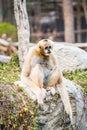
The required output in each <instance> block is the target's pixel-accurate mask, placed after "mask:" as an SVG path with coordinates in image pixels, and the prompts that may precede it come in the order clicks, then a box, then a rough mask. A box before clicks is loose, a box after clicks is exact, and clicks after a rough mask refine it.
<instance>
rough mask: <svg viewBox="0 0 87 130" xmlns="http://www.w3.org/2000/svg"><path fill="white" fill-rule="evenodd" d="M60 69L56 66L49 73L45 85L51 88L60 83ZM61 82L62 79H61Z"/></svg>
mask: <svg viewBox="0 0 87 130" xmlns="http://www.w3.org/2000/svg"><path fill="white" fill-rule="evenodd" d="M60 74H61V73H60V71H59V70H58V68H57V67H55V68H54V69H53V70H52V71H51V72H50V74H49V75H48V77H46V78H45V81H44V87H45V88H50V87H54V86H55V85H56V84H58V80H61V79H60V76H61V75H60ZM59 82H60V81H59Z"/></svg>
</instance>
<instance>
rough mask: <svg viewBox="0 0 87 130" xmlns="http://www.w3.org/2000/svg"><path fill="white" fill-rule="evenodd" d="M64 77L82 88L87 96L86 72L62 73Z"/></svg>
mask: <svg viewBox="0 0 87 130" xmlns="http://www.w3.org/2000/svg"><path fill="white" fill-rule="evenodd" d="M64 76H65V77H66V78H67V79H70V80H72V81H74V82H75V83H77V84H79V85H80V86H82V87H83V88H84V93H86V94H87V70H75V71H67V72H64Z"/></svg>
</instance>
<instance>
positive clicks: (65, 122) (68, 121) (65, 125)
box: [64, 115, 71, 127]
mask: <svg viewBox="0 0 87 130" xmlns="http://www.w3.org/2000/svg"><path fill="white" fill-rule="evenodd" d="M70 125H71V120H70V116H69V115H68V116H67V119H66V121H64V127H68V126H70Z"/></svg>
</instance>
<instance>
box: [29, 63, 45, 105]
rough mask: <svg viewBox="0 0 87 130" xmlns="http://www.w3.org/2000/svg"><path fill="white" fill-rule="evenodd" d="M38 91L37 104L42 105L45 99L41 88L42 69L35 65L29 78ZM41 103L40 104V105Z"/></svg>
mask: <svg viewBox="0 0 87 130" xmlns="http://www.w3.org/2000/svg"><path fill="white" fill-rule="evenodd" d="M29 78H30V79H31V80H32V81H33V82H34V83H35V84H36V85H37V86H38V88H39V89H40V91H41V92H40V93H39V94H36V95H37V97H38V103H39V104H43V99H44V97H45V94H44V93H42V88H43V69H42V67H41V66H40V65H39V64H37V65H35V67H34V68H33V69H32V72H31V74H30V77H29ZM33 89H34V88H33ZM40 102H41V103H40Z"/></svg>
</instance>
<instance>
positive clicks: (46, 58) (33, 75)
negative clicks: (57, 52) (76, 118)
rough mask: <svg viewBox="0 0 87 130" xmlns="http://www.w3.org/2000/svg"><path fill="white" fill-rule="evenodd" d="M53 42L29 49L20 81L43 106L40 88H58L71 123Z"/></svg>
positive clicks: (69, 106) (47, 41) (47, 40)
mask: <svg viewBox="0 0 87 130" xmlns="http://www.w3.org/2000/svg"><path fill="white" fill-rule="evenodd" d="M53 44H54V43H53V41H51V40H49V39H43V40H41V41H40V42H39V43H38V44H37V45H36V46H35V47H32V48H30V50H29V53H28V55H27V56H26V59H25V62H24V66H23V69H22V73H21V80H22V81H23V82H24V83H25V84H26V85H28V86H29V87H30V89H31V91H32V92H33V93H34V94H35V95H36V97H37V101H38V103H39V104H43V98H44V95H43V96H42V91H41V90H42V88H50V87H54V86H55V85H56V86H57V88H58V91H59V93H60V96H61V99H62V102H63V104H64V107H65V110H66V113H67V114H69V116H70V120H71V121H72V109H71V105H70V100H69V96H68V92H67V89H66V87H65V85H64V83H63V75H62V72H61V70H60V69H59V67H58V63H57V60H56V57H55V56H54V54H53V52H52V50H53Z"/></svg>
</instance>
